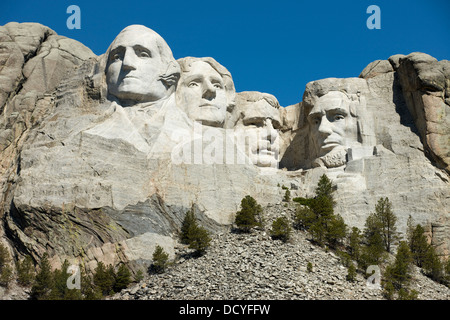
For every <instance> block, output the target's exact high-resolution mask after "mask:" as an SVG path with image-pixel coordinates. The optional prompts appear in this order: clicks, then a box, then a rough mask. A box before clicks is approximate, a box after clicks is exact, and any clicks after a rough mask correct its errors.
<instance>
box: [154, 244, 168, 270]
mask: <svg viewBox="0 0 450 320" xmlns="http://www.w3.org/2000/svg"><path fill="white" fill-rule="evenodd" d="M168 261H169V254H167V253H166V252H165V251H164V249H163V248H162V247H161V246H159V245H157V246H156V248H155V251H153V265H152V267H153V268H152V269H153V271H154V272H156V273H163V272H164V271H165V269H166V267H167V265H168Z"/></svg>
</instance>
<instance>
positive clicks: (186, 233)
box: [180, 206, 197, 244]
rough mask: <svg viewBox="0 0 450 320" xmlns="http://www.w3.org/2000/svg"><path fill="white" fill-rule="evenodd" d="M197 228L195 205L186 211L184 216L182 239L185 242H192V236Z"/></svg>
mask: <svg viewBox="0 0 450 320" xmlns="http://www.w3.org/2000/svg"><path fill="white" fill-rule="evenodd" d="M196 228H197V221H196V219H195V213H194V207H193V206H192V208H191V209H190V210H189V211H188V212H186V215H185V216H184V220H183V223H182V225H181V236H180V238H181V239H180V241H181V243H183V244H189V243H190V242H191V239H190V238H191V237H192V234H193V232H194V231H195V229H196Z"/></svg>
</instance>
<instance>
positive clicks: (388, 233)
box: [375, 197, 398, 252]
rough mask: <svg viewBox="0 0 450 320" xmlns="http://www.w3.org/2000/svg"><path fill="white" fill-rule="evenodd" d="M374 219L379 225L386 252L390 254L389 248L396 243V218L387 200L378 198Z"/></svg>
mask: <svg viewBox="0 0 450 320" xmlns="http://www.w3.org/2000/svg"><path fill="white" fill-rule="evenodd" d="M375 217H376V219H377V220H378V221H379V223H380V228H381V236H382V239H383V243H384V247H385V250H386V251H387V252H391V247H392V245H393V244H395V243H397V241H398V232H397V227H396V226H395V224H396V222H397V217H396V216H395V214H394V213H393V212H392V204H391V202H390V201H389V198H387V197H386V198H384V199H383V198H380V199H379V200H378V203H377V204H376V206H375Z"/></svg>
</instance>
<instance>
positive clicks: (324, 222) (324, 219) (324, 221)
mask: <svg viewBox="0 0 450 320" xmlns="http://www.w3.org/2000/svg"><path fill="white" fill-rule="evenodd" d="M310 209H311V210H312V212H313V213H314V219H313V221H312V223H311V225H310V227H309V232H310V234H311V236H312V238H313V240H314V241H315V242H317V243H318V244H319V245H323V244H324V243H325V240H326V235H327V233H328V227H329V226H330V222H331V221H332V219H333V216H334V210H333V201H332V199H331V198H330V197H328V196H326V195H323V194H322V195H318V196H316V197H315V198H314V201H311V204H310Z"/></svg>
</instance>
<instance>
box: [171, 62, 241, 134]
mask: <svg viewBox="0 0 450 320" xmlns="http://www.w3.org/2000/svg"><path fill="white" fill-rule="evenodd" d="M178 61H179V63H180V66H181V70H182V72H181V77H180V81H179V83H178V87H177V92H176V99H177V105H178V106H179V107H180V108H181V109H182V110H184V111H185V112H186V114H187V115H188V117H189V118H190V119H192V120H193V121H199V122H201V123H202V124H203V125H207V126H212V127H223V125H224V122H225V118H226V115H227V110H228V108H230V106H231V105H232V104H233V103H234V95H235V91H234V85H233V82H232V79H231V75H230V74H229V72H228V71H227V70H226V69H225V68H224V67H223V66H221V65H220V64H219V63H217V61H215V60H214V59H212V58H193V57H187V58H182V59H179V60H178Z"/></svg>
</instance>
